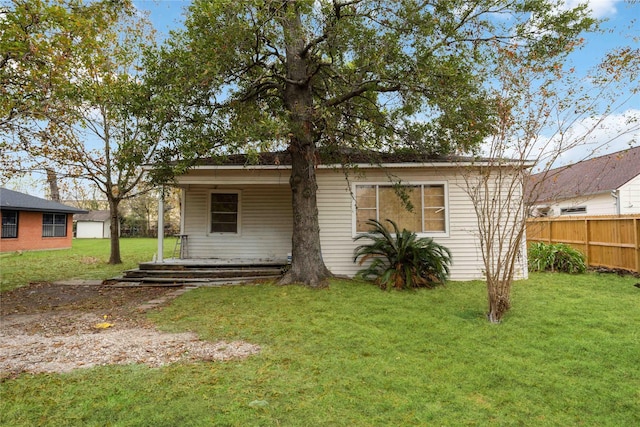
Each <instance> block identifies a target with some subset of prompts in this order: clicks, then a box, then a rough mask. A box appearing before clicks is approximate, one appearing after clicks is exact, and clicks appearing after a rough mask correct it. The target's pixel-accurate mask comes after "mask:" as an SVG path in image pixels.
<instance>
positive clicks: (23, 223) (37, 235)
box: [0, 211, 73, 252]
mask: <svg viewBox="0 0 640 427" xmlns="http://www.w3.org/2000/svg"><path fill="white" fill-rule="evenodd" d="M72 238H73V215H71V214H67V236H66V237H42V212H27V211H20V212H19V213H18V237H17V238H15V239H14V238H9V239H0V252H14V251H30V250H42V249H67V248H70V247H71V241H72Z"/></svg>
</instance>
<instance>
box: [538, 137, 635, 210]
mask: <svg viewBox="0 0 640 427" xmlns="http://www.w3.org/2000/svg"><path fill="white" fill-rule="evenodd" d="M531 182H532V185H531V188H530V191H529V195H528V200H529V203H530V204H531V205H532V206H533V207H534V208H533V210H532V214H533V215H534V216H562V215H624V214H636V213H640V146H639V147H635V148H629V149H627V150H623V151H618V152H616V153H612V154H607V155H605V156H600V157H595V158H593V159H588V160H584V161H582V162H578V163H575V164H572V165H568V166H564V167H561V168H557V169H552V170H550V171H548V172H547V173H546V174H544V173H540V174H536V175H532V176H531Z"/></svg>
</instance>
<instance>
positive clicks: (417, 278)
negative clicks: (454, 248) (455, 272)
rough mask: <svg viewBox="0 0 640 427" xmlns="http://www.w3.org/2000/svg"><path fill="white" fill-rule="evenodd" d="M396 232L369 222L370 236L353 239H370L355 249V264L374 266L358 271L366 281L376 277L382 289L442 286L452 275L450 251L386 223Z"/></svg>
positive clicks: (371, 221)
mask: <svg viewBox="0 0 640 427" xmlns="http://www.w3.org/2000/svg"><path fill="white" fill-rule="evenodd" d="M387 222H389V223H390V224H391V225H392V226H393V230H394V235H392V234H391V233H389V230H387V229H386V228H385V227H384V226H383V225H382V224H381V223H380V222H379V221H376V220H369V221H368V222H367V224H369V225H371V226H372V227H373V229H372V231H370V232H369V233H365V234H361V235H359V236H357V237H356V238H355V239H354V240H361V239H370V240H372V242H371V243H369V244H366V245H361V246H358V247H357V248H356V249H355V250H354V257H353V262H356V261H357V260H358V258H360V262H359V264H360V265H362V264H363V263H364V262H365V261H367V260H369V259H372V261H371V264H369V266H368V267H367V268H365V269H362V270H360V271H359V272H358V276H359V277H361V278H364V279H369V278H370V277H375V282H376V284H377V285H378V286H380V288H382V289H391V288H392V287H393V288H396V289H411V288H420V287H433V286H435V285H437V284H443V283H444V282H445V281H446V280H447V277H448V276H449V265H450V264H451V252H449V249H447V248H446V247H444V246H442V245H439V244H437V243H436V242H434V241H433V240H432V239H430V238H420V239H419V238H418V237H417V236H416V233H413V232H410V231H408V230H406V229H405V230H402V231H400V230H398V226H397V225H396V223H395V222H393V221H391V220H390V219H388V220H387Z"/></svg>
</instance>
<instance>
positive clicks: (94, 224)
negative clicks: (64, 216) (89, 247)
mask: <svg viewBox="0 0 640 427" xmlns="http://www.w3.org/2000/svg"><path fill="white" fill-rule="evenodd" d="M109 218H110V214H109V211H90V212H89V213H86V214H76V215H74V216H73V221H74V222H75V223H76V238H77V239H109V238H111V228H110V220H109Z"/></svg>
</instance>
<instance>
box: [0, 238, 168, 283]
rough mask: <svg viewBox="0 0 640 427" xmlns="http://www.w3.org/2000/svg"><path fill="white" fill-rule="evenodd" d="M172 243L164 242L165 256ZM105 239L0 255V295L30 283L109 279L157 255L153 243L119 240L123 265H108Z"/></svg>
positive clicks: (107, 246)
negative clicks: (52, 248)
mask: <svg viewBox="0 0 640 427" xmlns="http://www.w3.org/2000/svg"><path fill="white" fill-rule="evenodd" d="M174 243H175V241H174V240H173V239H165V246H164V248H165V249H164V253H165V256H170V254H171V253H172V251H173V245H174ZM109 245H110V243H109V240H108V239H74V240H73V247H72V248H71V249H60V250H50V251H27V252H22V253H21V254H18V253H16V252H10V253H4V254H1V255H0V291H6V290H10V289H13V288H17V287H20V286H25V285H28V284H29V283H30V282H39V281H49V282H51V281H55V280H63V279H108V278H110V277H115V276H119V275H120V274H121V273H122V271H123V270H127V269H130V268H134V267H136V266H137V265H138V263H140V262H143V261H151V259H152V257H153V254H155V253H156V252H157V251H158V246H157V240H156V239H146V238H145V239H142V238H131V239H125V238H123V239H120V254H121V258H122V262H123V263H122V264H119V265H110V264H107V261H109V251H110V246H109Z"/></svg>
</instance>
